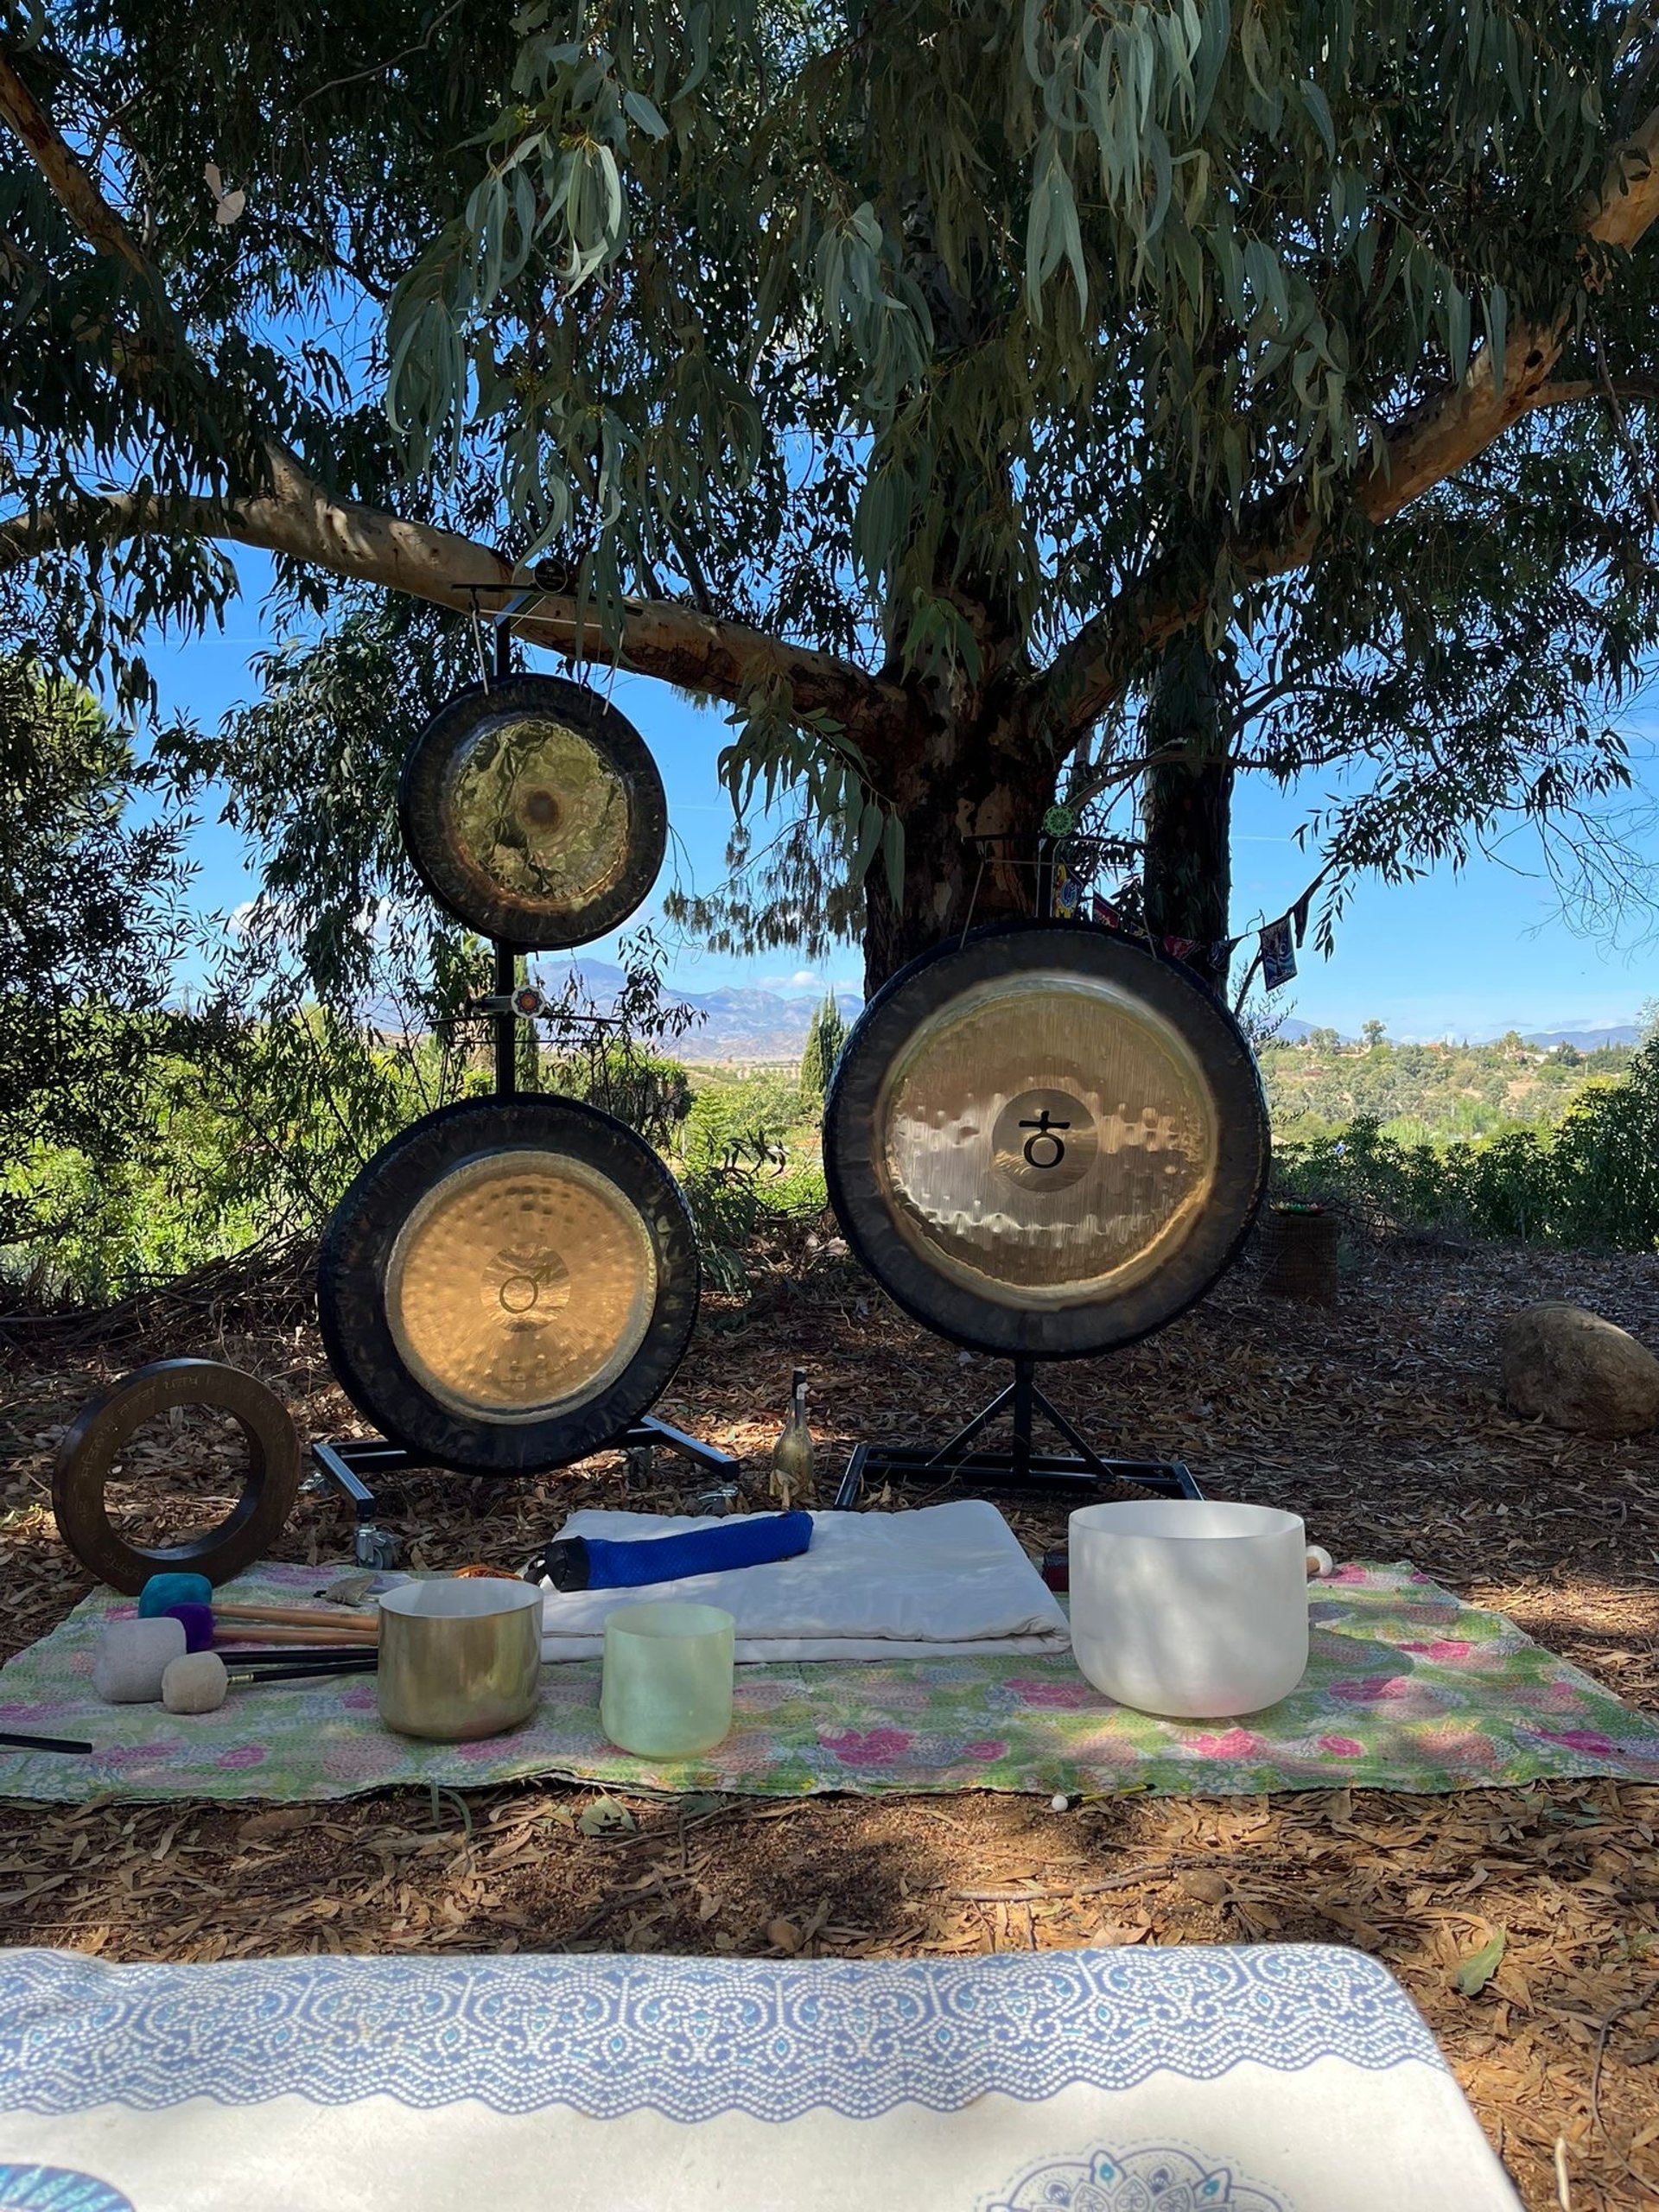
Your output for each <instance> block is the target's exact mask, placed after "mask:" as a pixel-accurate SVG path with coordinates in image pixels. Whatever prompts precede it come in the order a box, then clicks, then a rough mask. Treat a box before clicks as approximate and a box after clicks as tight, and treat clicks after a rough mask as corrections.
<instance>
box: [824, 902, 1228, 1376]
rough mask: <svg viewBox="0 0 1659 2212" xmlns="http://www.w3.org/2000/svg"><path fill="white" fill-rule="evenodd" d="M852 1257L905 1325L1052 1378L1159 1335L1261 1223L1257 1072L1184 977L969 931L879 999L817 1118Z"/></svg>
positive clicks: (1152, 959)
mask: <svg viewBox="0 0 1659 2212" xmlns="http://www.w3.org/2000/svg"><path fill="white" fill-rule="evenodd" d="M823 1149H824V1167H825V1173H826V1176H827V1178H828V1181H829V1196H830V1201H831V1204H832V1205H834V1207H835V1210H836V1215H837V1217H839V1219H840V1222H841V1224H842V1229H843V1230H844V1231H845V1233H846V1236H847V1239H848V1242H849V1244H850V1245H851V1246H852V1247H853V1249H854V1250H855V1252H856V1253H857V1254H858V1255H859V1257H860V1258H861V1260H862V1261H863V1262H864V1264H865V1265H866V1266H867V1267H868V1268H869V1270H870V1272H871V1274H874V1276H875V1277H876V1279H877V1280H878V1281H880V1283H881V1284H882V1286H883V1287H884V1288H886V1289H887V1291H888V1292H889V1293H890V1294H891V1295H892V1296H893V1298H894V1299H895V1300H897V1301H898V1303H899V1305H900V1306H904V1307H905V1308H906V1310H907V1311H908V1312H909V1313H912V1314H914V1315H915V1316H916V1318H917V1319H918V1320H921V1321H924V1322H925V1323H926V1324H927V1325H928V1326H929V1327H931V1328H934V1329H937V1330H938V1331H940V1332H942V1333H943V1334H944V1335H946V1336H949V1337H951V1338H955V1340H956V1341H957V1342H958V1343H959V1344H965V1345H969V1346H970V1347H972V1348H974V1349H976V1350H978V1351H986V1352H991V1353H995V1354H998V1355H1001V1356H1002V1357H1030V1358H1037V1359H1064V1358H1069V1357H1079V1356H1082V1355H1084V1354H1087V1353H1091V1352H1099V1351H1107V1350H1109V1348H1110V1347H1112V1346H1113V1345H1116V1344H1127V1343H1129V1342H1132V1341H1133V1340H1134V1339H1135V1338H1137V1337H1141V1336H1145V1335H1147V1333H1148V1332H1150V1331H1152V1330H1154V1329H1157V1328H1160V1327H1162V1325H1164V1324H1165V1323H1166V1321H1169V1320H1172V1319H1173V1318H1174V1317H1175V1315H1176V1314H1178V1313H1180V1312H1181V1311H1182V1310H1183V1308H1184V1307H1185V1306H1189V1305H1191V1304H1192V1301H1193V1300H1195V1299H1197V1298H1199V1297H1201V1296H1202V1295H1203V1294H1204V1292H1205V1290H1206V1289H1208V1288H1209V1287H1210V1285H1211V1283H1212V1282H1214V1281H1215V1280H1216V1278H1217V1276H1218V1275H1219V1274H1221V1273H1222V1271H1223V1269H1224V1268H1225V1267H1226V1266H1227V1264H1228V1262H1230V1259H1231V1258H1232V1256H1233V1255H1234V1254H1235V1253H1236V1251H1237V1249H1238V1247H1239V1245H1240V1244H1241V1243H1242V1242H1243V1238H1244V1236H1245V1234H1246V1233H1247V1231H1248V1230H1249V1226H1250V1224H1251V1222H1252V1221H1253V1220H1254V1218H1255V1211H1256V1208H1257V1206H1258V1205H1260V1203H1261V1199H1262V1191H1263V1189H1264V1187H1265V1185H1266V1181H1267V1173H1268V1116H1267V1108H1266V1104H1265V1103H1264V1101H1263V1098H1262V1086H1261V1082H1260V1078H1259V1077H1258V1076H1257V1073H1256V1068H1255V1059H1254V1057H1253V1056H1252V1054H1251V1052H1250V1048H1249V1044H1248V1043H1247V1042H1246V1040H1245V1039H1244V1036H1243V1033H1242V1032H1241V1031H1240V1029H1239V1027H1238V1025H1237V1023H1236V1021H1234V1020H1233V1018H1232V1016H1231V1015H1230V1014H1229V1013H1228V1012H1227V1010H1226V1008H1225V1007H1224V1006H1223V1005H1222V1003H1221V1001H1219V1000H1218V999H1217V998H1216V997H1215V996H1214V995H1213V994H1212V993H1211V992H1210V991H1209V990H1208V989H1206V988H1205V986H1204V985H1203V984H1202V983H1201V982H1199V981H1198V978H1197V977H1196V976H1193V975H1192V972H1191V970H1190V969H1186V968H1185V967H1184V966H1182V965H1181V964H1179V963H1176V962H1173V961H1167V960H1163V959H1160V958H1158V957H1156V956H1154V954H1153V953H1152V952H1150V951H1149V950H1145V949H1144V948H1142V947H1141V946H1140V945H1139V944H1136V943H1135V941H1134V940H1132V939H1129V938H1122V937H1119V936H1116V935H1114V934H1112V933H1110V932H1109V931H1103V930H1097V929H1091V928H1085V927H1080V926H1077V925H1070V924H1065V923H1025V924H1017V925H1009V926H1004V927H997V928H992V929H988V930H982V931H977V932H976V933H975V934H974V935H972V936H970V937H969V938H965V939H964V940H962V941H960V942H957V941H956V940H952V942H951V943H950V944H948V945H945V946H943V947H941V948H940V949H939V950H936V951H934V952H931V953H928V954H925V955H924V957H922V958H921V959H919V960H917V961H914V962H912V963H911V965H910V966H909V967H908V968H906V969H901V970H900V972H899V974H898V975H896V976H893V978H892V980H891V981H890V982H888V983H887V984H886V985H885V986H884V987H883V988H882V989H881V990H880V991H879V992H878V993H877V994H876V995H875V997H874V998H873V999H872V1000H871V1001H870V1003H869V1005H868V1007H866V1008H865V1010H864V1013H863V1014H862V1015H861V1017H860V1019H859V1020H858V1023H857V1024H856V1026H855V1028H854V1029H853V1032H852V1033H851V1035H850V1036H849V1039H848V1040H847V1043H846V1045H845V1046H844V1047H843V1049H842V1055H841V1058H840V1061H839V1063H838V1065H837V1066H836V1072H835V1076H834V1078H833V1081H832V1083H831V1085H830V1089H829V1098H828V1100H827V1102H826V1107H825V1114H824V1136H823Z"/></svg>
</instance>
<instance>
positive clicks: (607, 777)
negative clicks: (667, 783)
mask: <svg viewBox="0 0 1659 2212" xmlns="http://www.w3.org/2000/svg"><path fill="white" fill-rule="evenodd" d="M397 806H398V815H399V818H400V820H401V823H402V826H403V833H404V843H405V845H406V846H407V847H408V849H409V855H410V859H411V860H412V861H413V862H414V864H415V868H416V872H417V873H418V874H419V876H420V878H421V880H422V881H423V883H424V884H425V886H426V887H427V889H428V890H429V892H430V893H432V895H433V897H434V898H435V899H436V900H437V901H438V903H439V904H440V906H444V907H446V908H447V909H448V912H450V913H452V914H453V915H454V916H455V918H457V920H459V921H462V922H465V923H466V924H467V927H468V928H469V929H474V930H476V931H478V932H479V934H480V936H482V937H491V938H498V939H499V940H500V941H501V942H502V943H504V944H512V945H515V946H518V947H519V948H521V949H522V950H526V951H537V950H563V949H564V948H566V947H568V946H570V945H575V944H587V943H588V941H589V940H590V939H591V938H599V937H603V936H605V935H606V934H607V931H611V930H613V929H616V928H618V927H619V926H620V924H622V923H623V922H625V921H626V919H627V918H628V916H629V915H630V914H631V913H632V912H633V911H634V909H635V908H636V907H637V906H639V904H640V902H641V900H642V899H645V896H646V894H647V893H648V892H649V891H650V889H651V887H652V884H653V883H654V882H655V881H656V879H657V871H658V868H660V867H661V866H662V861H663V854H664V850H665V849H666V848H667V842H668V806H667V802H666V800H665V799H664V795H663V782H662V778H661V777H660V776H659V775H658V772H657V764H656V762H655V761H654V760H652V757H651V755H650V753H648V752H647V751H646V750H645V741H644V740H643V739H642V738H641V737H640V735H639V731H638V730H636V729H635V728H634V727H633V725H632V722H630V721H627V720H626V717H625V716H624V715H620V714H619V713H618V712H617V710H616V709H615V708H614V707H613V706H611V705H609V704H608V703H607V702H606V701H605V700H603V699H601V697H600V696H598V694H597V693H596V692H593V691H589V690H586V689H585V688H584V687H583V686H582V684H580V683H567V682H566V681H565V680H564V678H563V677H556V676H513V677H506V678H505V680H504V681H503V682H501V683H493V684H491V686H490V688H489V690H487V691H485V690H469V691H462V692H460V693H458V694H457V696H455V697H454V698H453V699H451V700H450V701H449V702H448V704H447V705H446V706H444V707H442V708H440V709H439V710H438V712H437V713H436V714H435V715H434V716H433V717H432V719H431V721H429V723H428V724H427V726H426V728H424V729H423V731H422V732H421V734H420V735H419V737H417V738H416V741H415V743H414V746H413V747H412V748H411V749H410V754H409V758H408V760H406V761H405V762H404V772H403V779H402V781H401V783H400V785H399V786H398V792H397Z"/></svg>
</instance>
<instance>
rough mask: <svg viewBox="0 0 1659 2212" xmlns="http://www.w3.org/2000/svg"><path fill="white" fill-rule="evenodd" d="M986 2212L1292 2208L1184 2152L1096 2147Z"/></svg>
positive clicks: (1041, 2171) (1262, 2211) (1046, 2168)
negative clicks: (1117, 2150) (1085, 2155)
mask: <svg viewBox="0 0 1659 2212" xmlns="http://www.w3.org/2000/svg"><path fill="white" fill-rule="evenodd" d="M984 2212H1294V2208H1293V2207H1292V2206H1291V2204H1290V2202H1289V2201H1288V2199H1287V2198H1284V2197H1279V2196H1269V2195H1268V2192H1267V2190H1264V2189H1258V2188H1257V2187H1256V2186H1255V2183H1252V2182H1247V2181H1241V2180H1239V2179H1238V2178H1237V2177H1236V2175H1235V2174H1234V2172H1233V2171H1232V2168H1231V2167H1230V2166H1205V2165H1204V2164H1201V2163H1200V2162H1199V2161H1198V2159H1197V2158H1192V2157H1191V2156H1190V2155H1189V2154H1188V2153H1187V2152H1185V2151H1173V2150H1170V2149H1168V2148H1166V2147H1165V2146H1161V2145H1160V2146H1158V2147H1155V2148H1153V2149H1150V2150H1142V2151H1124V2152H1116V2151H1096V2152H1095V2154H1094V2156H1093V2158H1088V2159H1083V2160H1077V2159H1060V2160H1057V2161H1055V2162H1053V2163H1052V2164H1046V2165H1042V2166H1039V2167H1038V2169H1037V2171H1035V2173H1031V2174H1027V2176H1026V2177H1025V2178H1024V2180H1023V2181H1021V2182H1020V2183H1019V2185H1018V2186H1017V2187H1016V2188H1015V2190H1014V2194H1013V2195H1012V2196H1008V2197H1004V2198H1000V2199H999V2200H998V2201H997V2202H995V2204H989V2205H987V2206H986V2207H985V2208H984Z"/></svg>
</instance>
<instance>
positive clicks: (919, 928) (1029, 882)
mask: <svg viewBox="0 0 1659 2212" xmlns="http://www.w3.org/2000/svg"><path fill="white" fill-rule="evenodd" d="M1057 779H1058V765H1057V764H1056V763H1055V762H1054V761H1052V760H1051V759H1049V758H1048V757H1047V756H1046V755H1039V754H1037V753H1034V751H1033V748H1032V747H1030V746H1029V745H1028V744H1027V742H1026V741H1024V736H1023V733H1022V732H1020V730H1019V728H1018V726H1017V724H1016V722H1015V721H1014V719H1013V717H1011V715H1009V714H1008V712H1007V709H1003V710H1001V711H996V710H992V711H988V712H987V713H986V714H984V715H982V718H981V719H980V720H978V721H974V722H970V723H963V722H957V723H953V724H946V725H943V726H940V725H934V726H932V727H930V728H929V729H928V730H927V732H926V734H925V740H924V741H922V742H921V743H920V744H919V745H918V747H917V748H916V753H915V755H914V756H913V757H912V758H911V759H910V760H907V761H906V764H905V766H903V767H902V768H901V769H900V770H899V772H898V773H897V775H896V776H895V778H894V781H893V789H892V790H891V791H890V792H889V794H887V796H889V797H890V798H891V799H892V801H893V804H894V805H895V808H896V810H897V813H898V815H899V820H900V821H901V822H902V823H903V825H904V832H905V866H904V891H903V896H902V897H901V898H900V899H899V900H898V901H897V902H896V903H895V901H894V899H893V891H892V887H891V886H890V884H889V883H888V880H887V868H886V865H885V861H884V858H883V856H882V855H880V854H879V853H878V854H877V855H876V857H875V860H874V862H873V863H872V865H871V868H870V870H869V873H868V875H867V876H866V878H865V880H864V912H865V926H864V991H865V995H866V997H867V998H868V997H871V996H873V995H874V993H875V992H877V991H878V990H879V989H880V988H881V986H882V984H883V983H885V982H887V978H888V976H892V975H893V974H895V973H896V972H897V971H898V969H900V968H902V967H903V966H904V965H905V964H906V962H907V961H911V960H914V959H915V958H916V957H917V956H918V954H919V953H923V952H928V951H931V950H932V948H933V947H934V946H935V945H936V944H939V943H940V942H941V941H942V940H944V938H950V937H955V936H960V935H961V933H962V932H963V931H964V930H966V929H968V928H969V927H970V926H972V927H976V926H977V925H979V924H981V923H983V922H995V921H1004V920H1009V919H1012V918H1016V917H1027V916H1030V915H1031V914H1033V913H1034V912H1035V909H1036V893H1037V871H1036V861H1037V841H1038V837H1039V834H1040V832H1041V829H1042V823H1043V816H1044V815H1045V813H1046V811H1047V810H1048V809H1049V807H1050V806H1051V805H1052V804H1053V800H1054V792H1055V786H1056V783H1057Z"/></svg>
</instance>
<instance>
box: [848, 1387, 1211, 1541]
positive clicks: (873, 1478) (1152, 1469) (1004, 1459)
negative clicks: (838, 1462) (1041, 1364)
mask: <svg viewBox="0 0 1659 2212" xmlns="http://www.w3.org/2000/svg"><path fill="white" fill-rule="evenodd" d="M1002 1414H1009V1415H1010V1417H1011V1421H1012V1427H1013V1433H1012V1435H1011V1436H1010V1437H1009V1439H1008V1446H1007V1450H1006V1451H1003V1452H995V1451H988V1450H986V1449H984V1448H983V1447H978V1448H974V1449H970V1448H969V1447H970V1446H973V1445H974V1440H975V1439H976V1437H979V1436H981V1435H982V1434H983V1433H984V1432H985V1430H986V1429H988V1427H990V1425H991V1423H992V1422H993V1421H997V1420H999V1419H1000V1418H1001V1415H1002ZM1039 1417H1040V1418H1041V1419H1042V1420H1044V1421H1046V1422H1047V1423H1048V1425H1049V1427H1051V1428H1052V1429H1054V1430H1056V1431H1057V1432H1058V1433H1059V1435H1060V1436H1061V1437H1063V1438H1064V1439H1065V1442H1066V1443H1068V1444H1069V1445H1070V1446H1071V1447H1072V1448H1071V1452H1039V1451H1038V1450H1037V1449H1036V1448H1035V1441H1034V1437H1033V1431H1034V1428H1035V1426H1036V1423H1037V1421H1038V1420H1039ZM953 1476H957V1477H963V1478H968V1479H970V1480H971V1481H972V1482H974V1483H975V1484H976V1485H977V1486H978V1487H979V1488H981V1489H982V1490H995V1491H1060V1492H1062V1493H1066V1494H1071V1495H1073V1496H1077V1497H1082V1498H1084V1499H1086V1498H1091V1497H1095V1496H1096V1495H1097V1493H1098V1491H1099V1489H1100V1486H1101V1484H1103V1483H1134V1484H1137V1485H1138V1486H1139V1487H1140V1488H1141V1489H1143V1490H1148V1491H1153V1492H1154V1495H1156V1496H1158V1497H1202V1496H1203V1492H1202V1491H1200V1490H1199V1488H1198V1484H1197V1483H1195V1482H1194V1481H1193V1479H1192V1475H1191V1473H1190V1472H1189V1471H1188V1470H1187V1468H1186V1467H1185V1465H1184V1464H1183V1463H1182V1462H1181V1461H1180V1460H1179V1459H1103V1458H1102V1457H1101V1455H1100V1453H1099V1452H1096V1450H1095V1449H1094V1447H1093V1446H1092V1445H1090V1443H1089V1442H1088V1441H1087V1440H1085V1439H1084V1437H1083V1436H1082V1435H1081V1434H1080V1433H1078V1431H1077V1427H1076V1425H1075V1424H1074V1423H1073V1422H1072V1421H1070V1420H1069V1419H1068V1418H1067V1416H1066V1415H1065V1414H1063V1413H1062V1412H1061V1411H1060V1409H1059V1408H1058V1406H1057V1405H1055V1404H1054V1403H1053V1402H1052V1400H1051V1399H1050V1398H1049V1397H1048V1396H1047V1395H1046V1394H1045V1392H1043V1391H1042V1390H1040V1389H1039V1388H1038V1386H1037V1370H1036V1363H1035V1361H1034V1360H1031V1359H1023V1358H1022V1359H1016V1360H1015V1361H1014V1380H1013V1382H1012V1383H1009V1384H1008V1385H1007V1388H1006V1389H1001V1390H999V1391H998V1392H997V1394H996V1395H995V1397H994V1398H993V1399H992V1400H991V1402H990V1403H989V1404H988V1406H983V1407H982V1408H980V1410H979V1412H978V1413H976V1414H975V1415H974V1417H973V1419H972V1420H971V1421H967V1422H965V1423H964V1424H963V1427H961V1428H959V1429H958V1430H957V1433H956V1434H955V1435H954V1436H953V1437H952V1438H951V1439H950V1442H949V1443H948V1444H942V1445H940V1446H938V1449H937V1450H936V1451H929V1450H928V1449H927V1448H926V1446H923V1445H881V1444H861V1445H859V1446H857V1447H856V1449H855V1451H854V1453H853V1456H852V1458H851V1459H849V1461H848V1463H847V1471H846V1473H845V1474H844V1475H843V1476H842V1478H841V1486H840V1488H839V1489H838V1490H837V1491H836V1506H837V1508H838V1509H839V1510H842V1511H843V1512H848V1511H850V1510H852V1509H853V1508H854V1507H855V1506H856V1505H857V1503H858V1502H859V1499H860V1497H861V1496H862V1495H863V1493H864V1491H866V1490H867V1489H868V1488H869V1487H870V1486H871V1485H880V1484H889V1483H891V1484H895V1485H896V1484H903V1483H906V1482H913V1481H918V1480H924V1479H926V1478H930V1477H931V1478H934V1479H935V1480H936V1481H937V1480H938V1479H939V1478H944V1479H945V1480H947V1481H948V1480H950V1478H952V1477H953Z"/></svg>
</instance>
